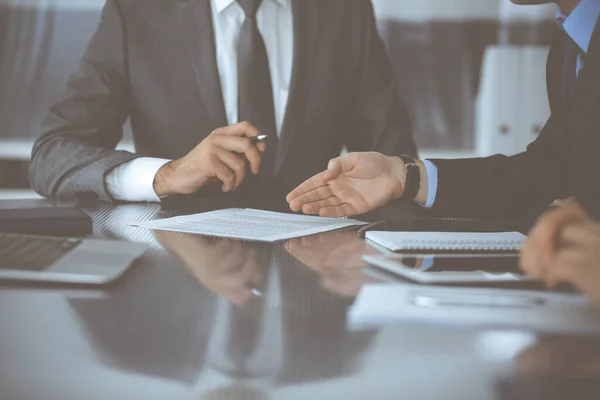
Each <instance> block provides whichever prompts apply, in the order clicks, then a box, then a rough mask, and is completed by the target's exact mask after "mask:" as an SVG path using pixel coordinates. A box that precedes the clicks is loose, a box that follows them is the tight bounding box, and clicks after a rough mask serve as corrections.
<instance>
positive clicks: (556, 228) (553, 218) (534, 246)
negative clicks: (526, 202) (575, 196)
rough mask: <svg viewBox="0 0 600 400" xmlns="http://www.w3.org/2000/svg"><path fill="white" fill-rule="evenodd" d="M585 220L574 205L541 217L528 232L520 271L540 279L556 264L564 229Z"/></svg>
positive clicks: (584, 214) (581, 212)
mask: <svg viewBox="0 0 600 400" xmlns="http://www.w3.org/2000/svg"><path fill="white" fill-rule="evenodd" d="M587 220H588V217H587V215H586V213H585V211H584V210H583V209H582V208H581V207H580V206H579V205H578V204H576V203H571V204H570V205H569V206H566V207H563V208H560V209H555V210H552V211H550V212H548V213H547V214H545V215H543V216H542V217H541V218H540V219H539V220H538V221H537V223H536V224H535V226H534V227H533V229H532V230H531V232H529V238H528V239H527V242H526V243H525V246H524V247H523V250H522V251H521V267H522V269H523V270H524V271H525V272H527V273H528V274H529V275H530V276H532V277H534V278H537V279H542V278H543V277H544V276H545V275H546V272H547V270H548V268H550V266H552V265H553V264H554V263H555V262H556V255H557V253H558V251H559V249H560V247H561V245H562V236H563V231H564V229H565V228H566V227H567V226H569V225H571V224H577V223H580V222H585V221H587Z"/></svg>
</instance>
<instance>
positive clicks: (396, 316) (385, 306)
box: [348, 283, 600, 333]
mask: <svg viewBox="0 0 600 400" xmlns="http://www.w3.org/2000/svg"><path fill="white" fill-rule="evenodd" d="M348 323H349V325H350V327H351V328H353V329H365V328H366V329H370V328H373V327H380V326H388V325H396V324H403V325H406V324H407V323H412V324H425V325H439V326H450V327H451V326H453V327H455V328H471V329H472V328H477V329H526V330H531V331H536V332H558V333H592V332H593V333H598V332H600V312H598V311H597V310H595V309H594V308H593V307H592V306H591V305H590V304H589V302H588V301H587V300H586V299H584V298H583V297H582V296H579V295H572V294H558V293H551V292H542V291H539V292H537V291H520V290H507V289H485V288H454V287H439V286H437V287H436V286H427V285H414V284H410V283H399V284H393V285H389V284H388V285H382V284H379V285H367V286H365V287H363V289H362V290H361V292H360V294H359V296H358V298H357V299H356V301H355V302H354V305H353V306H352V308H351V309H350V310H349V315H348Z"/></svg>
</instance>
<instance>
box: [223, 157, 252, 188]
mask: <svg viewBox="0 0 600 400" xmlns="http://www.w3.org/2000/svg"><path fill="white" fill-rule="evenodd" d="M217 156H218V157H219V159H220V160H221V162H222V163H223V164H225V165H226V166H227V168H229V169H230V170H231V171H232V172H233V173H234V176H235V177H234V185H233V188H232V190H235V189H237V188H238V187H239V186H240V185H241V184H242V182H243V181H244V178H245V177H246V160H244V159H243V158H242V157H240V156H238V155H236V154H234V153H231V152H229V151H225V150H221V151H219V153H218V154H217Z"/></svg>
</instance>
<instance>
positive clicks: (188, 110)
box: [30, 0, 416, 201]
mask: <svg viewBox="0 0 600 400" xmlns="http://www.w3.org/2000/svg"><path fill="white" fill-rule="evenodd" d="M293 14H294V34H295V45H294V66H293V73H292V83H291V92H290V98H289V103H288V107H287V114H286V116H285V121H284V126H283V128H282V132H281V142H280V147H279V154H278V156H277V163H276V187H275V188H274V189H276V190H277V192H280V193H287V191H289V190H290V189H292V188H294V187H295V186H297V185H298V184H300V183H301V182H302V181H303V180H305V179H307V178H309V177H310V176H312V175H314V174H316V173H318V172H320V171H322V170H323V169H324V168H326V166H327V162H328V161H329V160H330V159H331V158H333V157H336V156H338V155H339V153H340V151H341V149H342V148H343V146H347V148H348V149H349V150H350V151H368V150H375V151H380V152H382V153H386V154H389V155H398V154H401V153H405V154H411V155H415V153H416V148H415V145H414V141H413V138H412V135H411V126H410V122H409V118H408V114H407V111H406V109H405V107H404V105H403V103H402V102H401V100H400V98H399V96H398V93H397V87H396V84H395V82H394V76H393V71H392V67H391V64H390V61H389V59H388V56H387V53H386V50H385V47H384V45H383V43H382V41H381V39H380V37H379V36H378V33H377V29H376V26H375V18H374V15H373V9H372V6H371V2H370V0H293ZM127 118H130V119H131V125H132V128H133V134H134V140H135V146H136V154H132V153H128V152H124V151H115V146H116V145H117V143H118V142H119V141H120V140H121V138H122V126H123V124H124V123H125V121H126V120H127ZM250 122H252V121H250ZM226 125H227V120H226V116H225V109H224V105H223V99H222V93H221V87H220V79H219V75H218V69H217V62H216V56H215V45H214V34H213V28H212V17H211V12H210V0H107V2H106V5H105V7H104V11H103V13H102V20H101V22H100V25H99V26H98V30H97V32H96V33H95V35H94V36H93V38H92V39H91V41H90V43H89V45H88V48H87V50H86V52H85V54H84V56H83V58H82V60H81V63H80V65H79V68H78V71H77V72H76V73H75V74H74V75H73V76H72V77H71V78H70V80H69V83H68V86H67V90H66V92H65V94H64V97H63V98H62V100H60V101H59V102H58V103H57V104H56V105H55V106H54V107H52V109H51V110H50V113H49V114H48V116H47V117H46V119H45V121H44V123H43V127H42V134H41V136H40V137H39V138H38V140H37V141H36V143H35V146H34V148H33V153H32V160H31V167H30V180H31V184H32V186H33V188H34V189H35V190H36V191H37V192H38V193H40V194H41V195H43V196H46V197H52V198H74V197H75V198H78V197H83V198H88V197H91V198H99V199H101V200H105V201H111V200H112V199H111V197H110V195H109V194H108V193H107V191H106V187H105V184H104V178H105V176H106V174H107V173H108V172H110V171H111V170H112V169H113V168H115V167H116V166H118V165H120V164H122V163H125V162H128V161H130V160H132V159H134V158H136V157H140V156H150V157H163V158H169V159H176V158H179V157H182V156H183V155H185V154H186V153H187V152H189V151H190V150H191V149H192V148H194V147H195V146H196V145H197V144H198V143H200V142H201V141H202V140H203V139H204V138H206V137H207V136H208V135H209V134H210V133H211V132H212V131H213V130H214V129H216V128H218V127H222V126H226Z"/></svg>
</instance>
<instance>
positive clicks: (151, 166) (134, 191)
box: [105, 157, 171, 203]
mask: <svg viewBox="0 0 600 400" xmlns="http://www.w3.org/2000/svg"><path fill="white" fill-rule="evenodd" d="M170 161H171V160H166V159H163V158H150V157H142V158H136V159H135V160H132V161H129V162H128V163H125V164H122V165H119V166H118V167H117V168H115V169H114V170H112V171H111V172H110V173H109V174H108V175H107V176H106V178H105V182H106V188H107V189H108V193H109V194H110V195H111V196H112V197H113V198H114V199H115V200H119V201H128V202H144V201H146V202H154V203H159V202H160V198H159V197H158V195H157V194H156V192H155V191H154V178H155V177H156V174H157V173H158V171H159V170H160V169H161V168H162V167H163V166H164V165H165V164H166V163H168V162H170Z"/></svg>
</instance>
